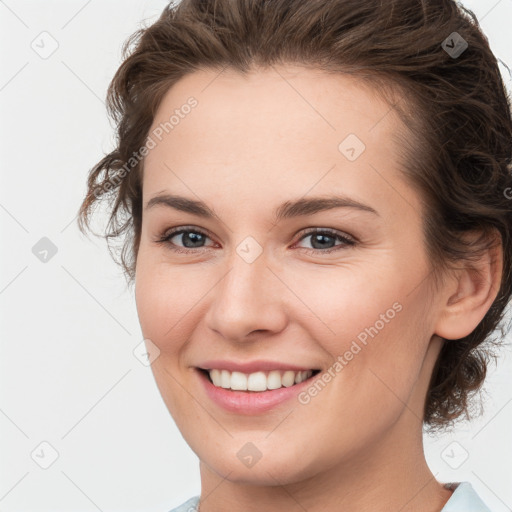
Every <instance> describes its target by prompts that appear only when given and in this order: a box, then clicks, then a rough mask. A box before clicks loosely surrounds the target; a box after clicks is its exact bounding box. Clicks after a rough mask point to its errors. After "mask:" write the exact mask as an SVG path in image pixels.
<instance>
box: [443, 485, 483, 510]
mask: <svg viewBox="0 0 512 512" xmlns="http://www.w3.org/2000/svg"><path fill="white" fill-rule="evenodd" d="M445 487H447V488H449V489H452V490H453V494H452V496H451V498H450V499H449V500H448V501H447V502H446V505H445V506H444V507H443V509H442V510H441V512H491V510H490V509H489V507H487V505H486V504H485V503H484V502H483V501H482V500H481V499H480V496H478V494H477V493H476V491H475V490H474V489H473V487H472V485H471V484H470V483H469V482H458V483H450V484H445Z"/></svg>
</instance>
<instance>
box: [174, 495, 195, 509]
mask: <svg viewBox="0 0 512 512" xmlns="http://www.w3.org/2000/svg"><path fill="white" fill-rule="evenodd" d="M198 504H199V496H194V497H193V498H190V499H189V500H188V501H186V502H185V503H183V504H181V505H180V506H179V507H178V508H173V509H172V510H171V511H170V512H197V505H198Z"/></svg>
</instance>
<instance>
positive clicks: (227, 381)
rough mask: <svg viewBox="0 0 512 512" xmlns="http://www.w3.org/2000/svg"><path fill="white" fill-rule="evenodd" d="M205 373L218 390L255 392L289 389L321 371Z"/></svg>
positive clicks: (226, 371)
mask: <svg viewBox="0 0 512 512" xmlns="http://www.w3.org/2000/svg"><path fill="white" fill-rule="evenodd" d="M204 371H205V373H207V375H208V378H209V380H210V382H211V383H212V384H213V385H214V386H216V387H218V388H224V389H231V390H233V391H255V392H262V391H268V390H274V389H279V388H282V387H285V388H289V387H291V386H293V385H295V384H300V383H301V382H304V381H305V380H307V379H309V378H310V377H312V376H313V375H316V373H318V372H319V370H302V371H294V370H285V371H283V370H272V371H257V372H254V373H242V372H237V371H233V372H230V371H229V370H220V369H211V370H204Z"/></svg>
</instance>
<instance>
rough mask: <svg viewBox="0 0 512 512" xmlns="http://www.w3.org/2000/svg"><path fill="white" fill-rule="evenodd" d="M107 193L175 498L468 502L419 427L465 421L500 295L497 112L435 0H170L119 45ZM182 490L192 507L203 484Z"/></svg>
mask: <svg viewBox="0 0 512 512" xmlns="http://www.w3.org/2000/svg"><path fill="white" fill-rule="evenodd" d="M108 99H109V108H110V112H111V114H112V115H113V117H114V119H115V120H116V122H117V127H118V144H117V147H116V148H115V150H114V151H112V152H111V153H110V154H108V155H107V156H106V157H105V158H103V159H102V160H101V161H100V162H99V163H98V164H97V166H96V167H95V168H94V169H93V170H92V171H91V174H90V176H89V180H88V193H87V196H86V198H85V199H84V202H83V204H82V206H81V211H80V226H81V228H82V229H83V230H85V228H86V227H88V226H89V225H88V220H89V216H90V213H91V210H92V207H93V206H94V205H95V204H96V203H97V202H99V201H101V200H102V199H103V198H105V197H108V198H110V200H111V202H110V207H111V210H110V223H109V226H108V228H109V229H108V233H107V237H108V238H111V237H119V236H125V245H124V251H123V252H122V254H121V264H122V265H123V267H124V269H125V271H126V275H127V276H128V277H129V282H130V283H134V284H135V297H136V304H137V311H138V315H139V320H140V324H141V329H142V332H143V334H144V337H145V339H146V346H147V349H148V354H149V356H148V357H150V360H151V361H152V364H151V367H152V370H153V374H154V377H155V380H156V383H157V385H158V387H159V390H160V392H161V395H162V397H163V399H164V401H165V404H166V406H167V407H168V409H169V412H170V413H171V415H172V416H173V418H174V420H175V421H176V424H177V426H178V427H179V429H180V431H181V433H182V434H183V436H184V438H185V440H186V441H187V443H188V444H189V445H190V447H191V448H192V450H194V452H195V453H196V454H197V455H198V457H199V459H200V473H201V496H200V497H199V496H196V497H193V498H191V499H190V500H189V501H187V502H186V503H184V504H183V505H182V506H181V507H178V508H177V509H175V512H177V511H180V512H182V511H191V510H197V509H198V507H199V510H201V512H221V511H226V510H229V511H230V512H237V511H256V510H258V511H260V510H264V511H265V512H271V511H277V510H279V511H281V510H287V511H294V510H297V511H299V510H307V511H309V512H316V511H320V510H322V511H331V510H332V511H339V510H353V511H356V510H357V511H359V510H361V511H366V510H382V511H384V510H386V511H387V510H393V511H398V510H404V511H405V510H414V511H417V512H434V511H436V512H439V511H441V510H442V511H443V512H448V511H450V512H454V511H464V512H470V511H473V510H474V511H487V510H488V508H487V507H486V506H485V505H484V504H483V502H482V501H481V500H480V498H479V497H478V496H477V494H476V493H475V491H474V490H473V489H472V487H471V485H470V484H469V483H468V482H464V483H458V482H455V483H441V482H438V481H437V480H436V479H435V478H434V476H433V474H432V473H431V471H430V469H429V468H428V466H427V464H426V461H425V457H424V452H423V444H422V429H423V427H424V426H425V427H426V428H430V429H436V428H437V429H440V428H443V427H444V426H446V425H448V424H450V423H452V422H453V421H455V420H456V419H457V418H459V417H461V416H464V415H467V414H468V413H469V411H470V405H471V402H470V400H469V399H470V397H471V393H472V392H474V391H475V390H477V389H478V388H479V387H480V386H481V384H482V382H483V380H484V377H485V368H486V364H485V362H486V357H487V355H488V354H487V352H486V350H487V349H486V348H483V347H482V343H483V342H484V341H485V340H486V339H488V337H489V335H490V334H491V332H492V331H493V330H494V329H495V327H496V326H497V325H498V323H499V321H500V320H501V319H502V315H503V311H504V309H505V307H506V305H507V302H508V300H509V298H510V295H511V291H512V277H511V257H510V256H511V253H512V251H511V244H512V241H511V228H512V211H511V202H510V200H509V199H507V193H506V190H511V189H510V187H511V186H512V177H511V172H510V169H511V167H510V166H511V156H512V119H511V112H510V105H509V103H508V101H507V97H506V93H505V89H504V85H503V82H502V79H501V77H500V75H499V70H498V66H497V62H496V59H495V57H494V55H493V54H492V53H491V51H490V49H489V46H488V43H487V40H486V39H485V36H484V35H483V34H482V33H481V31H480V29H479V28H478V25H477V23H476V21H475V19H474V18H473V17H472V13H471V12H469V11H463V10H462V9H460V8H458V7H457V6H456V5H455V3H454V2H452V1H450V0H437V1H431V2H427V1H419V0H395V1H391V2H381V1H380V0H365V1H363V2H361V0H315V1H308V2H304V1H302V0H272V1H266V0H209V1H201V0H183V1H182V2H181V3H180V4H179V5H177V6H174V5H169V6H168V7H166V8H165V9H164V11H163V13H162V15H161V17H160V18H159V20H158V21H157V22H156V23H154V24H153V25H152V26H150V27H148V28H145V29H141V30H140V31H138V32H137V33H136V34H134V36H132V38H131V39H130V40H129V41H128V42H127V44H126V46H125V48H124V62H123V63H122V65H121V66H120V68H119V70H118V71H117V73H116V75H115V77H114V78H113V81H112V83H111V86H110V88H109V98H108ZM199 498H200V499H199Z"/></svg>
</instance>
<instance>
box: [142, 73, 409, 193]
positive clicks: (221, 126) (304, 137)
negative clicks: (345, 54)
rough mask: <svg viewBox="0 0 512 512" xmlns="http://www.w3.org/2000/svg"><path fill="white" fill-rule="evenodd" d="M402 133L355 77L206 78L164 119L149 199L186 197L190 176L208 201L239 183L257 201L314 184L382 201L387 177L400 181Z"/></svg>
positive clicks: (188, 83) (151, 161) (169, 106)
mask: <svg viewBox="0 0 512 512" xmlns="http://www.w3.org/2000/svg"><path fill="white" fill-rule="evenodd" d="M191 98H193V100H194V103H191ZM190 104H194V105H195V106H194V107H192V108H190V107H189V106H187V105H190ZM171 118H172V122H171V123H169V121H170V119H171ZM402 128H403V125H402V123H401V121H400V119H399V117H398V116H397V115H396V112H395V111H394V110H393V109H392V108H391V107H390V105H389V104H388V103H387V102H386V101H384V100H383V99H382V97H381V96H380V94H378V92H377V91H376V90H374V89H372V88H371V87H369V86H368V85H366V84H363V82H362V81H361V80H360V79H358V78H357V77H355V76H350V75H344V74H333V73H326V72H324V71H321V70H316V69H310V68H304V67H298V66H290V65H288V66H286V67H285V66H279V67H272V68H267V69H264V70H262V69H259V70H256V69H254V70H252V71H251V72H250V73H248V74H241V73H238V72H236V71H234V70H232V69H229V68H228V69H225V70H224V71H222V72H221V70H209V69H208V70H201V71H196V72H194V73H191V74H189V75H186V76H185V77H183V78H182V79H181V80H179V81H178V82H177V83H176V84H175V85H174V86H173V87H171V88H170V89H169V90H168V91H167V93H166V94H165V96H164V98H163V100H162V101H161V104H160V106H159V109H158V111H157V113H156V115H155V118H154V121H153V125H152V127H151V129H150V135H151V134H154V133H155V131H156V133H158V134H159V135H158V136H157V137H155V135H152V137H153V138H154V139H155V143H156V145H155V147H154V148H153V149H152V150H151V151H150V152H149V154H148V155H147V157H146V158H145V165H144V168H145V171H144V174H145V176H144V189H145V190H144V195H145V196H147V195H148V194H149V193H153V192H156V191H159V190H162V189H165V188H167V189H168V188H169V187H174V186H178V187H183V183H180V182H179V181H180V180H179V178H178V175H183V173H184V174H186V178H187V180H188V183H190V184H191V185H193V186H194V188H195V190H198V191H199V190H201V191H202V192H207V191H208V187H211V185H212V182H213V183H214V184H215V185H216V186H222V185H223V184H226V183H233V181H237V180H240V183H239V186H238V188H239V189H240V188H241V187H242V186H243V185H244V184H245V187H246V188H247V192H248V193H249V192H254V190H255V188H254V187H258V189H260V190H266V187H271V188H274V189H276V188H278V189H286V190H288V192H289V194H288V195H290V194H292V195H293V194H295V195H297V194H299V195H303V194H305V193H306V192H307V190H305V189H304V187H307V186H308V184H309V186H310V187H312V186H315V187H316V190H315V191H316V192H325V191H330V190H331V189H332V187H333V186H334V187H336V186H340V185H342V186H343V187H344V188H348V189H352V191H356V188H359V189H361V186H362V184H363V185H364V182H366V186H367V187H368V186H369V187H370V188H372V189H375V188H376V187H377V188H378V189H380V190H381V191H382V190H383V189H384V188H386V185H385V183H384V182H383V175H384V176H386V177H387V178H391V177H392V176H394V177H395V178H396V177H397V176H398V161H397V154H398V149H399V148H397V146H396V143H395V141H394V140H393V134H394V133H396V132H397V130H400V129H402ZM159 139H161V140H159ZM169 169H172V170H173V171H175V172H170V170H169ZM330 169H331V170H332V169H334V172H329V170H330ZM205 180H206V181H205ZM294 183H296V184H297V186H296V190H294ZM315 183H318V185H314V184H315ZM388 188H389V185H388ZM359 191H360V190H359ZM388 192H389V191H388ZM242 193H243V190H242ZM375 193H378V192H375ZM395 193H396V192H395Z"/></svg>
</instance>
